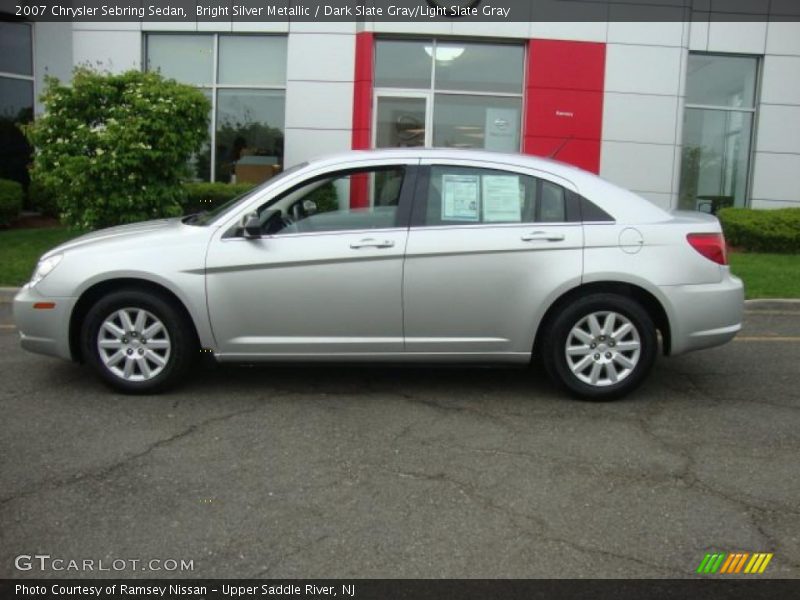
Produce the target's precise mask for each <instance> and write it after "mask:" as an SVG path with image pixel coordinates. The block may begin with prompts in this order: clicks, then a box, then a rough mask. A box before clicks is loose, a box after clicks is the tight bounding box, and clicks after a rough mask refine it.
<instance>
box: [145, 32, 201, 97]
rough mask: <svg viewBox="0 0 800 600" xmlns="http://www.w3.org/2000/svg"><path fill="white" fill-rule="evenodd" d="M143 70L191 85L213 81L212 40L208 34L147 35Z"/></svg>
mask: <svg viewBox="0 0 800 600" xmlns="http://www.w3.org/2000/svg"><path fill="white" fill-rule="evenodd" d="M147 70H148V71H159V72H160V73H161V74H162V75H163V76H164V77H168V78H170V79H175V80H177V81H180V82H181V83H188V84H191V85H211V84H212V83H213V82H214V38H213V37H212V36H210V35H150V36H148V38H147Z"/></svg>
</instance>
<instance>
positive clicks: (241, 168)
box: [147, 34, 286, 183]
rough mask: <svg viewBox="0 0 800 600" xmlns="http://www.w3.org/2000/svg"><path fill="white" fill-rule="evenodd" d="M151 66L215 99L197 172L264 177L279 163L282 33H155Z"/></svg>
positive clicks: (216, 177)
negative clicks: (207, 139) (207, 135)
mask: <svg viewBox="0 0 800 600" xmlns="http://www.w3.org/2000/svg"><path fill="white" fill-rule="evenodd" d="M215 50H216V53H217V54H216V55H215ZM147 68H148V70H159V71H160V72H161V73H162V74H164V75H165V76H167V77H172V78H175V79H177V80H178V81H182V82H184V83H189V84H193V85H196V86H198V87H199V88H200V89H201V90H202V91H203V93H204V94H205V95H206V97H207V98H208V99H209V100H211V102H212V114H211V126H210V129H209V143H208V144H206V145H205V146H204V148H203V149H202V150H201V151H200V152H199V153H198V154H197V155H196V156H195V157H193V159H192V160H191V161H190V164H189V168H190V171H191V173H192V175H193V176H194V177H196V178H197V179H202V180H209V179H211V180H213V181H222V182H233V181H237V182H252V183H260V182H261V181H264V180H266V179H269V178H270V177H272V176H273V175H275V174H276V173H278V172H279V171H280V170H281V169H282V167H283V130H284V110H285V104H286V100H285V97H286V91H285V88H286V37H285V36H274V35H251V34H243V35H232V34H231V35H228V34H208V35H180V34H150V35H148V36H147Z"/></svg>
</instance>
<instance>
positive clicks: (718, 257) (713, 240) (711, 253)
mask: <svg viewBox="0 0 800 600" xmlns="http://www.w3.org/2000/svg"><path fill="white" fill-rule="evenodd" d="M686 241H687V242H689V244H690V245H691V246H692V248H694V249H695V250H697V251H698V252H699V253H700V254H702V255H703V256H705V257H706V258H707V259H708V260H713V261H714V262H715V263H717V264H719V265H727V264H728V254H727V252H726V251H725V236H724V235H722V234H721V233H690V234H688V235H687V236H686Z"/></svg>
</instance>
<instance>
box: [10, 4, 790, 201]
mask: <svg viewBox="0 0 800 600" xmlns="http://www.w3.org/2000/svg"><path fill="white" fill-rule="evenodd" d="M700 16H701V18H698V19H697V20H695V21H691V22H681V21H659V22H653V21H650V22H616V21H601V20H597V21H585V22H493V23H479V22H469V21H467V20H460V19H446V20H439V21H436V20H430V21H428V22H416V23H411V22H380V21H370V20H368V19H366V20H362V21H350V22H292V21H283V22H240V21H234V20H232V19H229V20H227V21H220V20H217V21H213V22H209V21H191V22H163V21H162V22H147V21H130V22H36V23H32V22H26V21H14V20H12V19H11V18H10V17H8V18H5V19H4V20H3V21H2V22H0V117H2V118H3V120H5V121H6V122H9V121H17V122H20V121H25V120H27V119H29V118H31V115H32V114H37V113H40V112H41V111H42V110H43V108H42V106H40V105H39V104H37V101H36V100H35V99H36V98H37V97H38V95H39V94H40V93H41V91H42V89H43V85H44V78H45V76H47V75H53V76H56V77H58V78H60V79H62V80H69V77H70V73H71V71H72V69H73V68H74V67H75V66H78V65H89V66H92V67H95V68H100V69H104V70H108V71H112V72H119V71H124V70H127V69H143V70H160V71H161V72H162V73H163V74H164V75H166V76H168V77H172V78H175V79H177V80H178V81H181V82H185V83H187V84H190V85H193V86H197V87H198V88H199V89H200V90H202V92H203V93H204V94H205V95H206V96H207V97H208V98H209V100H210V101H211V104H212V111H211V115H210V116H211V127H210V132H209V135H210V141H209V144H208V146H207V148H206V149H205V152H204V153H203V154H202V155H201V156H200V157H198V158H197V159H196V160H195V161H194V162H193V165H192V168H193V170H194V176H195V177H196V178H197V179H201V180H203V179H205V180H216V181H232V180H238V181H258V180H263V179H266V178H268V177H270V176H271V175H273V174H274V173H276V172H277V171H279V170H280V169H281V168H283V167H285V166H286V167H288V166H290V165H292V164H294V163H297V162H300V161H305V160H308V159H310V158H313V157H315V156H318V155H322V154H327V153H331V152H337V151H342V150H348V149H363V148H374V147H393V146H436V147H459V148H461V147H463V148H486V149H489V150H496V151H511V152H523V153H528V154H535V155H541V156H553V157H555V158H557V159H558V160H561V161H564V162H568V163H572V164H574V165H577V166H580V167H582V168H584V169H587V170H590V171H593V172H596V173H599V174H600V175H601V176H602V177H604V178H606V179H608V180H610V181H612V182H614V183H617V184H619V185H622V186H624V187H626V188H629V189H631V190H633V191H635V192H637V193H639V194H640V195H642V196H644V197H646V198H648V199H649V200H651V201H652V202H654V203H656V204H658V205H659V206H662V207H665V208H686V209H698V210H705V211H711V210H716V209H717V208H719V207H721V206H728V205H734V206H749V207H753V208H778V207H784V206H800V23H798V22H792V21H786V22H779V21H769V22H768V21H763V20H762V21H755V20H754V21H749V22H748V21H745V22H736V21H729V22H722V21H709V20H708V19H706V20H703V19H702V15H700ZM4 131H6V130H4ZM3 135H4V136H5V135H7V134H3ZM2 147H3V149H2V150H1V151H2V152H3V154H4V156H3V157H2V161H0V162H3V163H5V164H6V165H11V164H20V161H22V163H24V162H25V161H26V160H27V158H26V157H24V156H22V155H23V154H24V150H23V149H22V146H21V145H20V143H11V142H9V143H3V144H2ZM15 161H16V162H15ZM2 176H8V174H5V175H2Z"/></svg>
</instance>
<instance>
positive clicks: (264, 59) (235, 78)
mask: <svg viewBox="0 0 800 600" xmlns="http://www.w3.org/2000/svg"><path fill="white" fill-rule="evenodd" d="M219 83H220V84H221V85H224V84H232V85H281V86H282V85H284V84H285V83H286V40H285V39H284V38H281V37H265V36H256V35H221V36H220V38H219Z"/></svg>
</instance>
